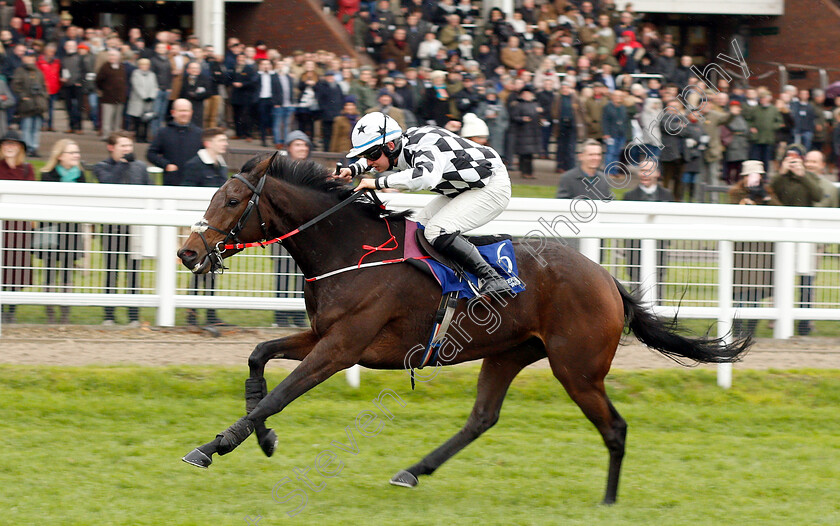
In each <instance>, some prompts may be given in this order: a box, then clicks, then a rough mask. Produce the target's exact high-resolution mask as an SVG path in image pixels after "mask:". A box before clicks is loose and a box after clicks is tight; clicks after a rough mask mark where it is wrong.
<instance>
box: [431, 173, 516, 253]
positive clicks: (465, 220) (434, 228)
mask: <svg viewBox="0 0 840 526" xmlns="http://www.w3.org/2000/svg"><path fill="white" fill-rule="evenodd" d="M499 164H500V165H501V163H499ZM509 202H510V176H509V175H508V173H507V169H506V168H505V167H504V165H501V166H498V165H497V166H494V170H493V175H492V176H490V178H489V179H488V180H487V184H486V186H484V187H483V188H475V189H473V190H467V191H465V192H462V193H460V194H458V195H456V196H455V197H447V196H444V195H440V196H438V197H435V198H434V199H432V200H431V202H430V203H429V204H428V205H426V207H425V208H423V210H422V211H420V213H419V214H418V215H417V217H416V218H415V219H416V220H417V221H418V222H419V223H421V224H422V225H424V226H425V227H426V230H425V232H424V234H425V236H426V239H427V240H428V241H429V243H434V241H435V239H437V237H438V236H440V235H441V234H444V233H446V234H451V233H453V232H461V233H462V234H464V233H466V232H469V231H470V230H472V229H474V228H478V227H480V226H481V225H484V224H487V223H489V222H490V221H492V220H493V219H494V218H495V217H496V216H498V215H499V214H501V213H502V211H503V210H504V209H505V208H506V207H507V205H508V203H509Z"/></svg>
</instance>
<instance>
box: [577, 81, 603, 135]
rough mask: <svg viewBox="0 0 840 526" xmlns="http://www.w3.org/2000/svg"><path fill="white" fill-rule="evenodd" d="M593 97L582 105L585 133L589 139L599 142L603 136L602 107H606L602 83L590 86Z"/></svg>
mask: <svg viewBox="0 0 840 526" xmlns="http://www.w3.org/2000/svg"><path fill="white" fill-rule="evenodd" d="M592 88H593V95H592V97H591V98H588V99H586V101H585V102H584V103H583V112H584V118H585V119H586V132H587V136H588V138H589V139H596V140H599V141H600V140H601V138H602V137H603V136H604V133H603V128H602V126H601V120H602V119H603V117H604V107H605V106H606V105H607V101H608V99H607V93H608V92H607V87H606V86H605V85H604V83H602V82H596V83H594V84H593V85H592Z"/></svg>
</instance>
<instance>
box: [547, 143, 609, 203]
mask: <svg viewBox="0 0 840 526" xmlns="http://www.w3.org/2000/svg"><path fill="white" fill-rule="evenodd" d="M602 159H603V148H602V146H601V143H599V142H598V141H596V140H594V139H587V140H586V141H584V143H583V146H582V148H581V152H580V154H579V155H578V166H577V167H576V168H573V169H572V170H569V171H568V172H566V173H564V174H563V175H562V176H561V177H560V183H559V184H558V186H557V196H556V197H557V199H575V198H580V199H592V200H595V199H597V200H600V201H606V200H611V199H613V197H614V196H613V193H612V188H611V187H610V184H609V181H607V175H606V174H605V173H604V172H603V171H602V170H601V161H602Z"/></svg>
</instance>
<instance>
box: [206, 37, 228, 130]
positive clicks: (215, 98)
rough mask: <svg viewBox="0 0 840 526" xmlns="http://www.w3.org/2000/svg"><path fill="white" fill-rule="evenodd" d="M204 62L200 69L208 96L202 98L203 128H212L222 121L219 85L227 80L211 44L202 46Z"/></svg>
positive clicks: (221, 101)
mask: <svg viewBox="0 0 840 526" xmlns="http://www.w3.org/2000/svg"><path fill="white" fill-rule="evenodd" d="M203 51H204V62H203V63H202V64H201V70H202V73H203V74H204V75H206V76H207V80H208V81H209V83H208V91H209V96H208V97H207V98H206V99H205V100H204V122H203V123H202V127H203V128H213V127H216V126H218V125H219V123H220V122H221V121H223V120H224V119H223V117H222V115H221V113H222V105H223V100H222V94H221V91H220V87H221V86H223V85H224V84H225V83H226V82H227V73H226V72H225V69H224V66H222V61H221V60H220V58H221V57H219V56H217V55H215V49H214V48H213V46H204V50H203Z"/></svg>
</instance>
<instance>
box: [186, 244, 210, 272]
mask: <svg viewBox="0 0 840 526" xmlns="http://www.w3.org/2000/svg"><path fill="white" fill-rule="evenodd" d="M178 257H179V258H181V263H183V264H184V266H185V267H187V268H188V269H190V271H191V272H192V273H193V274H205V273H207V271H208V270H210V267H211V262H210V256H209V254H208V255H206V256H204V258H202V259H199V257H198V254H197V253H196V252H195V251H194V250H189V249H186V248H182V249H181V250H179V251H178Z"/></svg>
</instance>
